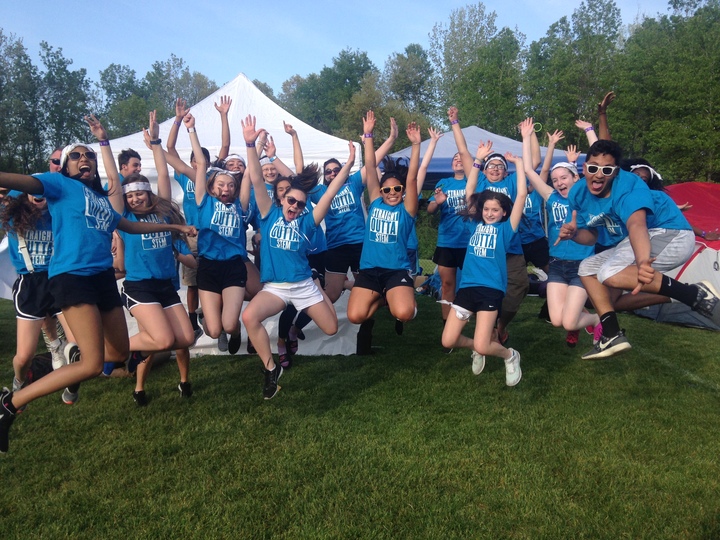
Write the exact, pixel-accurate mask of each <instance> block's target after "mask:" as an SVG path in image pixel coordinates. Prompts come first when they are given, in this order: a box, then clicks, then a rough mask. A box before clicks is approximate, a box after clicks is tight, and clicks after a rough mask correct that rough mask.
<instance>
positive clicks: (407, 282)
mask: <svg viewBox="0 0 720 540" xmlns="http://www.w3.org/2000/svg"><path fill="white" fill-rule="evenodd" d="M353 287H360V288H361V289H370V290H371V291H375V292H376V293H379V294H384V293H385V292H386V291H389V290H390V289H394V288H395V287H413V288H414V287H415V283H414V280H413V277H412V275H411V273H410V271H409V270H388V269H387V268H367V269H365V270H360V273H359V274H358V275H357V277H356V278H355V285H353Z"/></svg>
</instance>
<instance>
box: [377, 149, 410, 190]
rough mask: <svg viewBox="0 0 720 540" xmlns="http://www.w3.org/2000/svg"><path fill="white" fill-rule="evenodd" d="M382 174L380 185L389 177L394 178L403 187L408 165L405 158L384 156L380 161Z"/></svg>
mask: <svg viewBox="0 0 720 540" xmlns="http://www.w3.org/2000/svg"><path fill="white" fill-rule="evenodd" d="M381 166H382V170H383V174H382V176H381V177H380V186H382V185H383V184H384V183H385V182H387V181H388V180H389V179H390V178H395V179H396V180H398V181H399V182H400V185H402V187H405V182H406V181H407V174H408V166H407V160H406V159H405V158H397V159H393V158H391V157H389V156H388V157H386V158H385V159H383V160H382V163H381Z"/></svg>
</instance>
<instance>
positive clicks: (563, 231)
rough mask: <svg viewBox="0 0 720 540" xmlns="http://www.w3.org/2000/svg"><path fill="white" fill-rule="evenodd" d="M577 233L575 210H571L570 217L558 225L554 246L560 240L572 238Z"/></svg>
mask: <svg viewBox="0 0 720 540" xmlns="http://www.w3.org/2000/svg"><path fill="white" fill-rule="evenodd" d="M576 234H577V210H573V211H572V219H571V220H570V221H568V222H567V223H563V225H562V227H560V232H559V233H558V237H557V240H555V243H554V244H553V245H554V246H557V245H558V244H559V243H560V241H561V240H572V239H573V238H575V235H576Z"/></svg>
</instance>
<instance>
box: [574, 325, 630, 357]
mask: <svg viewBox="0 0 720 540" xmlns="http://www.w3.org/2000/svg"><path fill="white" fill-rule="evenodd" d="M628 349H632V345H630V342H629V341H628V340H627V338H626V337H625V330H620V331H619V332H618V333H617V335H616V336H613V337H605V336H600V341H598V342H597V343H596V344H595V345H594V346H593V348H592V349H590V350H589V351H588V352H586V353H585V354H583V355H582V359H583V360H594V359H595V358H605V357H607V356H613V355H614V354H618V353H621V352H623V351H627V350H628Z"/></svg>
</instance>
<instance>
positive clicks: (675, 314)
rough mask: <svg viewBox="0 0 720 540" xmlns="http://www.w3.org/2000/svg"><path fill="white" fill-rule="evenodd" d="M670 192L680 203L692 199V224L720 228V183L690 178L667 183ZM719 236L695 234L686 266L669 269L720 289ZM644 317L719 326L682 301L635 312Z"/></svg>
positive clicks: (689, 212)
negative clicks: (690, 179) (707, 237)
mask: <svg viewBox="0 0 720 540" xmlns="http://www.w3.org/2000/svg"><path fill="white" fill-rule="evenodd" d="M667 192H668V193H669V195H670V196H671V197H672V198H673V200H674V201H675V202H676V203H677V204H685V203H690V204H691V205H692V208H689V209H688V210H686V211H685V212H683V213H684V214H685V217H686V218H687V220H688V221H689V222H690V224H691V225H694V226H695V227H698V228H699V229H701V230H704V231H715V230H717V229H719V228H720V218H718V209H720V184H709V183H705V182H687V183H684V184H674V185H671V186H668V187H667ZM718 250H720V240H716V241H714V242H711V241H708V240H705V239H703V238H700V237H699V236H698V237H696V238H695V252H694V253H693V255H692V257H690V260H688V261H687V262H686V263H685V264H684V265H683V266H681V267H680V268H677V269H675V270H673V271H672V272H667V274H668V275H669V276H670V277H674V278H676V279H678V280H679V281H682V282H683V283H697V282H698V281H709V282H710V283H711V284H712V285H713V287H715V290H716V291H719V292H720V252H719V251H718ZM635 313H636V314H638V315H641V316H643V317H648V318H651V319H655V320H656V321H658V322H668V323H675V324H682V325H684V326H693V327H699V328H709V329H712V330H720V327H718V326H717V325H716V324H715V323H713V321H711V320H710V319H706V318H705V317H703V316H701V315H699V314H697V313H695V312H694V311H692V310H691V309H690V308H689V307H688V306H686V305H685V304H682V303H679V302H672V303H669V304H659V305H656V306H650V307H647V308H644V309H639V310H637V311H636V312H635Z"/></svg>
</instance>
